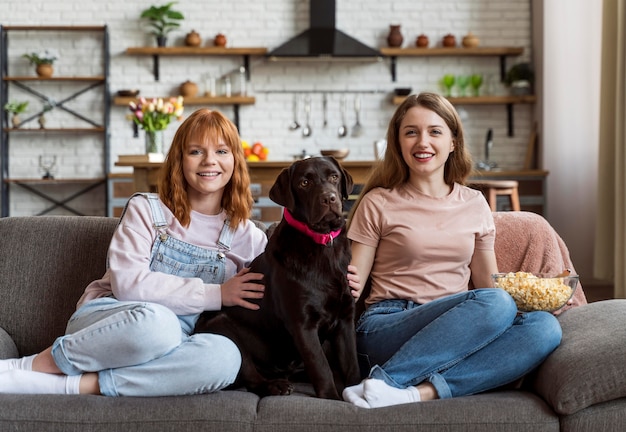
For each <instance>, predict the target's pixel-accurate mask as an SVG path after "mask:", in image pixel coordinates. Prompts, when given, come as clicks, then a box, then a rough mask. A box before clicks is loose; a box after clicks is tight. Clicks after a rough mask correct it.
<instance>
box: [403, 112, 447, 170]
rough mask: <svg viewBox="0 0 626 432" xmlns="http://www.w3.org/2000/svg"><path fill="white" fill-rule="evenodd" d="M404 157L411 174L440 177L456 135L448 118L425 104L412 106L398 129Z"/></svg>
mask: <svg viewBox="0 0 626 432" xmlns="http://www.w3.org/2000/svg"><path fill="white" fill-rule="evenodd" d="M398 140H399V142H400V151H401V153H402V158H403V159H404V161H405V163H406V164H407V166H408V167H409V172H410V177H411V178H431V179H433V178H441V179H442V180H443V176H444V166H445V163H446V161H447V160H448V156H449V155H450V153H451V152H452V151H453V150H454V138H453V136H452V132H451V131H450V128H449V127H448V126H447V124H446V122H445V121H444V120H443V118H441V117H440V116H439V115H437V114H436V113H435V112H434V111H431V110H429V109H427V108H425V107H423V106H414V107H412V108H410V109H409V110H408V111H407V112H406V115H405V116H404V119H403V120H402V122H401V123H400V128H399V131H398Z"/></svg>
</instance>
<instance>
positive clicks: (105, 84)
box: [0, 26, 110, 217]
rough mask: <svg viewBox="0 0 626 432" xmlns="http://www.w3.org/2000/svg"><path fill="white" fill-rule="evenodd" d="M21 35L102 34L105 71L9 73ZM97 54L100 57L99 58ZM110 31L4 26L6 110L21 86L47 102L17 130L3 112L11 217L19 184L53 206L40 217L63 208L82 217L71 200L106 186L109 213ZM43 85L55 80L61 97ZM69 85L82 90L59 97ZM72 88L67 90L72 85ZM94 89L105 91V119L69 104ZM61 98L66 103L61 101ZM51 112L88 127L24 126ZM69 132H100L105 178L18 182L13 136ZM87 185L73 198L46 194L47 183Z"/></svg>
mask: <svg viewBox="0 0 626 432" xmlns="http://www.w3.org/2000/svg"><path fill="white" fill-rule="evenodd" d="M15 32H56V33H64V32H73V33H78V34H80V33H100V36H101V56H102V73H101V74H100V75H97V76H53V77H50V78H40V77H35V76H10V75H9V67H8V66H9V55H8V54H9V51H8V50H9V40H10V37H9V35H10V34H11V33H15ZM96 55H97V54H96ZM109 64H110V55H109V33H108V27H107V26H0V76H1V78H2V79H1V81H0V107H4V105H5V104H6V103H7V102H8V100H9V92H10V88H11V87H12V86H15V87H16V88H19V89H20V90H22V91H23V92H25V93H28V94H30V95H31V96H33V97H35V98H37V99H39V100H41V101H42V102H43V103H44V104H45V106H46V107H47V108H46V109H42V110H41V111H40V112H38V113H35V114H34V115H31V116H29V117H28V118H25V119H24V120H23V121H22V122H21V123H20V125H19V127H12V126H11V123H10V122H9V118H8V113H6V112H4V111H3V116H2V131H1V133H0V164H1V169H0V186H1V196H2V208H1V216H2V217H6V216H9V208H10V187H11V185H18V186H21V187H22V188H24V189H26V190H28V191H29V192H31V193H33V194H35V195H37V196H39V197H41V198H43V199H45V200H47V201H49V202H51V203H52V205H51V206H50V207H47V208H46V209H45V210H43V211H42V212H41V213H39V214H45V213H48V212H50V211H52V210H53V209H55V208H58V207H62V208H64V209H65V210H67V211H69V212H71V213H74V214H77V215H82V213H81V212H80V211H78V210H77V209H75V208H73V207H72V206H71V205H70V201H72V200H73V199H75V198H77V197H78V196H81V195H84V194H86V193H90V192H92V191H93V190H94V189H96V187H97V186H99V185H103V186H104V188H105V192H104V194H103V199H104V209H105V211H106V208H107V200H108V182H107V177H108V174H109V158H110V156H109V122H110V96H109ZM42 82H48V83H49V82H53V83H55V84H58V87H60V88H61V90H55V94H53V95H48V94H45V93H44V92H42V91H41V90H40V89H39V88H38V84H39V83H42ZM69 83H73V84H77V85H79V86H80V88H79V89H78V90H76V89H72V92H71V93H70V94H69V95H62V96H59V95H58V94H57V93H62V92H63V90H64V89H63V86H64V85H66V84H69ZM66 87H67V86H66ZM92 91H101V92H102V100H103V103H104V106H103V110H102V118H98V119H93V118H90V117H88V116H86V115H83V114H81V113H79V112H77V111H76V110H74V109H72V108H70V107H69V106H68V105H67V103H68V102H70V101H72V100H74V99H76V98H77V97H79V96H81V95H83V94H85V93H88V92H92ZM58 97H60V99H57V98H58ZM49 110H61V111H63V112H65V113H67V114H70V115H71V116H72V117H73V118H77V119H80V123H81V124H84V127H70V128H40V129H36V128H22V127H21V126H22V125H24V124H25V123H28V122H30V121H32V120H34V119H36V118H38V117H39V116H40V115H41V114H43V113H44V112H47V111H49ZM49 133H53V134H66V135H74V136H78V135H81V134H97V135H101V137H102V146H103V155H102V159H103V160H102V169H103V174H104V175H103V176H101V177H93V178H71V179H62V178H58V179H54V180H45V179H31V178H28V179H20V178H12V177H11V175H10V170H9V168H10V163H9V158H10V152H9V143H10V138H11V136H12V135H17V134H19V135H22V136H23V135H24V134H41V136H42V137H43V136H44V134H49ZM71 184H81V185H83V187H81V189H80V190H78V191H77V192H74V193H73V194H71V195H70V196H68V197H66V198H63V199H59V198H57V197H54V196H52V195H50V194H49V193H45V192H43V191H42V187H41V186H43V185H45V186H50V185H52V186H61V185H71Z"/></svg>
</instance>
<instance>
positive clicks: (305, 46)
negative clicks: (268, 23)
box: [267, 0, 381, 61]
mask: <svg viewBox="0 0 626 432" xmlns="http://www.w3.org/2000/svg"><path fill="white" fill-rule="evenodd" d="M309 10H310V16H309V24H310V25H309V29H307V30H305V31H303V32H302V33H300V34H299V35H297V36H296V37H294V38H293V39H290V40H289V41H287V42H285V43H284V44H282V45H280V46H279V47H277V48H275V49H274V50H272V51H271V52H269V53H268V54H267V56H268V57H269V59H270V60H296V59H308V60H316V59H317V60H327V59H344V60H361V61H365V60H380V59H381V54H380V52H379V51H377V50H375V49H374V48H371V47H369V46H367V45H365V44H364V43H362V42H359V41H358V40H356V39H355V38H353V37H351V36H349V35H347V34H346V33H344V32H342V31H341V30H338V29H337V28H336V26H335V0H310V3H309Z"/></svg>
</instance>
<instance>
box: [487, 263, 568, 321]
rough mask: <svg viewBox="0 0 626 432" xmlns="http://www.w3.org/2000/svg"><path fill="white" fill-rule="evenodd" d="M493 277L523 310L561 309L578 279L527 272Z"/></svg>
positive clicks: (496, 283) (497, 286) (501, 274)
mask: <svg viewBox="0 0 626 432" xmlns="http://www.w3.org/2000/svg"><path fill="white" fill-rule="evenodd" d="M493 279H494V282H495V286H496V288H502V289H504V290H505V291H506V292H508V293H509V294H510V295H511V297H513V300H515V303H516V304H517V308H518V309H519V310H520V311H522V312H529V311H539V310H541V311H555V310H557V309H560V308H561V307H563V306H564V305H565V304H566V303H567V301H568V300H569V299H570V298H571V297H572V294H573V293H574V289H575V287H576V283H577V281H578V278H577V276H573V277H572V276H565V277H539V276H535V275H533V274H532V273H527V272H516V273H513V272H510V273H506V274H504V273H500V274H497V275H493ZM569 284H572V285H573V286H570V285H569Z"/></svg>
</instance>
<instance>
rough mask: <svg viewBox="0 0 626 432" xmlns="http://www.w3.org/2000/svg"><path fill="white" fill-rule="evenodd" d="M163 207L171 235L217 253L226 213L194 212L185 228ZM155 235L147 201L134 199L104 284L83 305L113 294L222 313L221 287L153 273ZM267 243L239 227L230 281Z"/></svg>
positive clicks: (92, 287)
mask: <svg viewBox="0 0 626 432" xmlns="http://www.w3.org/2000/svg"><path fill="white" fill-rule="evenodd" d="M159 202H160V201H159ZM161 208H162V209H163V214H164V215H165V220H166V221H167V224H168V228H167V232H168V233H169V235H170V236H172V237H174V238H176V239H178V240H181V241H184V242H187V243H191V244H194V245H196V246H200V247H203V248H205V249H209V250H218V248H217V241H218V239H219V236H220V232H221V230H222V227H223V225H224V220H225V219H226V213H224V212H222V213H220V214H218V215H215V216H209V215H205V214H202V213H198V212H195V211H192V212H191V223H190V224H189V227H187V228H185V227H183V226H182V225H181V224H180V222H179V221H178V219H176V218H175V217H174V215H173V214H172V212H171V211H170V210H169V209H168V208H167V207H166V206H165V205H164V204H163V203H161ZM156 235H157V233H156V230H155V229H154V227H153V219H152V213H151V211H150V205H149V204H148V200H147V199H145V198H143V197H141V196H137V197H134V198H133V199H131V200H130V202H129V204H128V208H127V210H126V213H125V214H124V217H123V218H122V220H121V223H120V225H119V226H118V227H117V229H116V230H115V233H114V234H113V238H112V239H111V244H110V246H109V252H108V260H109V268H108V270H107V271H106V273H105V274H104V276H103V277H102V279H98V280H96V281H94V282H92V283H91V284H89V286H87V288H86V289H85V293H84V294H83V296H82V297H81V298H80V300H79V301H78V306H79V307H80V306H81V305H82V304H84V303H85V302H87V301H89V300H92V299H95V298H98V297H103V296H106V295H109V294H111V293H113V295H114V296H115V298H117V299H118V300H132V301H148V302H155V303H160V304H162V305H164V306H167V307H169V308H170V309H171V310H172V311H174V313H176V314H177V315H188V314H194V313H199V312H202V311H205V310H220V309H221V307H222V293H221V290H220V285H219V284H205V283H204V282H203V281H202V280H201V279H200V278H182V277H179V276H174V275H170V274H166V273H161V272H153V271H151V270H150V256H151V251H152V245H153V243H154V240H155V238H156ZM266 244H267V237H266V235H265V233H264V232H263V231H261V230H260V229H259V228H258V227H256V225H254V224H253V223H252V222H250V221H245V222H244V223H243V224H240V225H239V227H237V229H236V231H235V235H234V237H233V240H232V243H231V248H230V251H227V252H226V258H227V259H226V271H225V280H228V279H230V278H231V277H233V276H234V275H235V274H236V273H237V272H238V271H239V270H241V269H242V268H243V267H247V266H248V265H249V264H250V263H251V262H252V260H253V259H254V258H255V257H256V256H257V255H259V254H260V253H261V252H263V251H264V250H265V245H266Z"/></svg>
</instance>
